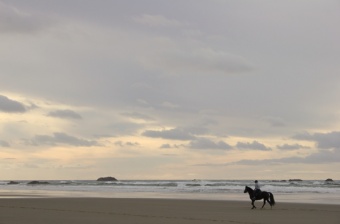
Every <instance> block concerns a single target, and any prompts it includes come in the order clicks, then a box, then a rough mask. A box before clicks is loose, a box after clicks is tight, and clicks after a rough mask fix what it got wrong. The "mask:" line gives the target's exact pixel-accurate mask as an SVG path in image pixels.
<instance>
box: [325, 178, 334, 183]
mask: <svg viewBox="0 0 340 224" xmlns="http://www.w3.org/2000/svg"><path fill="white" fill-rule="evenodd" d="M325 181H327V182H333V180H332V179H331V178H328V179H327V180H325Z"/></svg>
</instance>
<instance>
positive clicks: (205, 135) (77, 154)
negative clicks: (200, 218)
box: [0, 0, 340, 180]
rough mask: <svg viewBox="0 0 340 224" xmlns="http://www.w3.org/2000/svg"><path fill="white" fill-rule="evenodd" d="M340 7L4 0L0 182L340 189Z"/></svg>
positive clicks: (329, 3) (310, 1) (314, 0)
mask: <svg viewBox="0 0 340 224" xmlns="http://www.w3.org/2000/svg"><path fill="white" fill-rule="evenodd" d="M339 24H340V2H339V1H337V0H326V1H324V0H299V1H296V0H284V1H283V0H282V1H280V0H278V1H264V0H263V1H262V0H254V1H246V0H245V1H232V0H209V1H206V0H174V1H166V0H143V1H140V0H129V1H125V0H112V1H110V0H101V1H91V0H58V1H52V0H30V1H25V0H0V179H3V180H26V179H38V180H48V179H86V180H92V179H97V178H98V177H102V176H113V177H116V178H117V179H121V180H123V179H291V178H300V179H326V178H333V179H340V101H339V96H340V63H339V62H340V41H339V40H340V28H339Z"/></svg>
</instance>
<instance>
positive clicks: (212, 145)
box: [189, 138, 232, 149]
mask: <svg viewBox="0 0 340 224" xmlns="http://www.w3.org/2000/svg"><path fill="white" fill-rule="evenodd" d="M189 147H190V148H192V149H232V147H231V146H230V145H229V144H227V143H225V142H224V141H219V142H213V141H211V140H210V139H208V138H197V139H195V140H193V141H191V142H190V144H189Z"/></svg>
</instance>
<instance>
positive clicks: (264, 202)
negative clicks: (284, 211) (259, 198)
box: [261, 198, 266, 209]
mask: <svg viewBox="0 0 340 224" xmlns="http://www.w3.org/2000/svg"><path fill="white" fill-rule="evenodd" d="M265 204H266V199H264V198H263V205H262V208H263V207H264V205H265ZM262 208H261V209H262Z"/></svg>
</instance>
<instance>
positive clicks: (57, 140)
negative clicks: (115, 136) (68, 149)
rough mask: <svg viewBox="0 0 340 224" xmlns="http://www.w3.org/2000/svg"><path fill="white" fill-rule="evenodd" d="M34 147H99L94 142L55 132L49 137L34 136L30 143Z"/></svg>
mask: <svg viewBox="0 0 340 224" xmlns="http://www.w3.org/2000/svg"><path fill="white" fill-rule="evenodd" d="M31 143H32V144H34V145H52V146H54V145H72V146H85V147H90V146H97V145H99V144H98V143H97V142H96V141H89V140H86V139H81V138H77V137H74V136H70V135H68V134H65V133H61V132H56V133H53V135H52V136H50V135H36V136H35V137H34V139H33V140H32V141H31Z"/></svg>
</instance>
